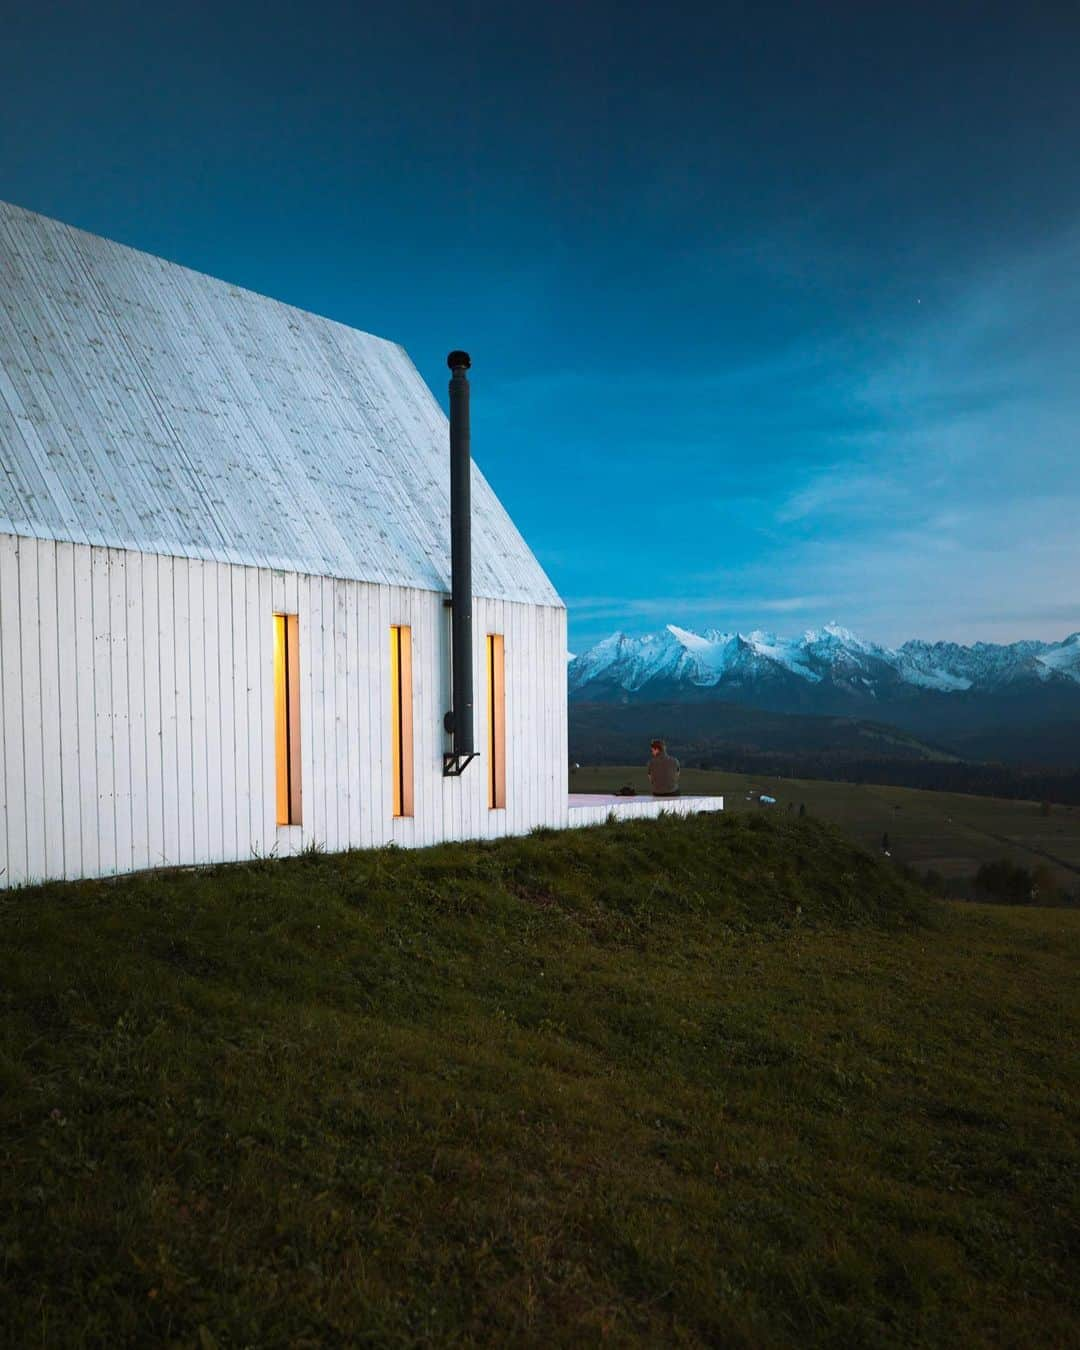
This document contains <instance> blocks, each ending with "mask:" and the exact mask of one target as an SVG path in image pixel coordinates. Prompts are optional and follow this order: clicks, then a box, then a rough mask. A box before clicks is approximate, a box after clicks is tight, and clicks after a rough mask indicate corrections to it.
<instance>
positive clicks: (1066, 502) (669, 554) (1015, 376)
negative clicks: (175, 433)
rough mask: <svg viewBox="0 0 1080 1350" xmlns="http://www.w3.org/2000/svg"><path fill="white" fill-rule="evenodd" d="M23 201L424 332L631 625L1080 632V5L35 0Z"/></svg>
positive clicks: (189, 259)
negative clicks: (114, 0)
mask: <svg viewBox="0 0 1080 1350" xmlns="http://www.w3.org/2000/svg"><path fill="white" fill-rule="evenodd" d="M2 17H3V23H2V24H0V197H3V198H4V199H6V200H9V201H13V202H17V203H19V204H20V205H23V206H27V207H30V208H31V209H34V210H38V211H42V212H44V213H46V214H48V215H53V216H57V217H59V218H61V219H63V220H67V221H69V222H71V223H72V224H76V225H79V226H82V227H83V228H86V229H89V230H93V231H94V232H96V233H99V234H104V235H107V236H109V237H111V238H114V239H119V240H121V241H123V242H125V243H129V244H133V245H135V246H137V247H139V248H143V249H147V250H149V251H151V252H153V253H158V254H162V255H164V256H165V257H168V258H172V259H175V260H176V261H178V262H182V263H185V264H187V265H189V266H192V267H196V268H199V269H201V270H203V271H206V272H210V273H212V274H214V275H216V276H220V277H224V278H227V279H229V280H231V281H234V282H237V283H239V284H241V285H245V286H249V287H252V288H253V289H255V290H258V291H263V292H265V293H267V294H270V295H274V296H277V297H279V298H280V299H283V300H286V301H289V302H291V303H293V304H297V305H301V306H303V307H305V308H307V309H311V310H315V311H317V312H319V313H322V314H327V315H330V316H331V317H333V318H336V319H339V320H342V321H343V322H345V323H349V324H352V325H354V326H356V327H359V328H363V329H366V330H368V331H371V332H375V333H378V334H381V335H383V336H386V337H390V338H393V339H395V340H397V341H399V342H401V343H403V344H404V345H405V346H406V347H407V348H408V350H409V352H410V353H411V355H412V357H413V359H414V360H415V361H416V363H417V365H418V366H419V368H420V371H421V373H422V374H423V375H424V377H425V378H426V379H427V380H428V382H429V384H430V385H431V386H432V388H433V389H435V391H436V393H437V394H438V395H439V397H440V398H442V399H443V400H444V402H445V382H446V375H447V373H446V369H445V365H444V357H445V354H446V352H447V350H449V349H450V348H452V347H457V346H462V347H466V348H467V349H468V350H470V351H471V352H472V354H473V362H474V370H473V445H474V451H475V453H476V456H477V459H478V460H479V462H480V463H481V465H482V467H483V468H484V470H485V472H486V473H487V475H488V477H489V478H490V479H491V480H492V482H493V484H494V485H495V488H496V490H497V491H498V492H499V493H500V495H501V496H502V497H503V499H504V501H505V502H506V504H507V506H508V507H509V509H510V511H511V514H512V515H513V516H514V518H515V520H516V521H517V523H518V525H519V526H520V528H521V529H522V531H523V533H524V534H525V536H526V538H527V539H528V540H529V542H530V543H531V544H532V546H533V548H534V550H535V552H536V553H537V554H538V556H539V558H540V560H541V562H542V563H543V564H544V565H545V567H546V568H547V570H548V572H549V574H550V575H551V577H552V579H553V581H554V582H555V584H556V585H557V586H558V588H559V590H560V592H561V593H562V595H563V596H564V597H565V598H566V600H567V602H568V605H569V608H570V642H571V648H572V649H576V650H580V649H582V648H583V647H584V646H585V645H587V644H589V643H591V642H593V641H595V640H596V639H598V638H600V637H602V636H604V635H606V634H607V633H609V632H611V631H612V630H613V629H615V628H625V629H627V630H629V631H644V630H646V629H649V628H654V627H658V626H660V625H661V624H662V623H664V622H667V621H673V622H677V623H680V624H683V625H685V626H689V627H695V626H697V627H706V626H716V627H721V628H729V627H730V628H742V629H744V630H745V629H751V628H754V627H758V626H763V627H772V628H775V629H778V630H779V631H780V632H783V633H794V632H796V631H798V630H800V629H801V628H803V627H806V626H808V625H813V624H818V623H821V622H825V621H828V620H830V619H837V620H839V621H840V622H842V623H844V624H846V625H847V626H849V627H852V628H855V629H856V630H857V631H859V632H861V633H862V634H864V635H865V636H868V637H872V638H876V639H878V640H882V641H887V642H892V641H901V640H903V639H904V638H906V637H909V636H915V635H917V636H922V637H928V638H939V637H951V638H956V639H959V640H972V639H975V638H980V637H981V638H985V639H988V640H996V641H1007V640H1012V639H1014V638H1019V637H1026V636H1038V637H1045V638H1060V637H1062V636H1064V635H1065V634H1066V633H1067V632H1070V631H1072V630H1074V629H1077V628H1080V528H1078V520H1077V517H1078V507H1080V78H1078V75H1077V72H1078V71H1080V5H1078V4H1077V3H1076V2H1075V0H1071V2H1069V3H1066V2H1065V0H1062V2H1061V3H1056V4H1055V3H1039V0H1032V3H1025V4H1018V3H1015V0H1010V3H1007V4H998V3H994V2H993V0H985V2H984V3H949V0H938V2H937V3H933V4H928V3H920V0H903V2H902V3H881V4H867V3H852V4H839V3H837V4H823V3H819V4H815V3H809V2H808V0H804V3H789V4H770V3H729V4H723V3H694V4H690V3H678V2H677V0H676V3H669V4H665V5H644V4H632V3H631V4H628V3H622V4H615V3H599V2H598V0H591V2H590V0H583V2H582V3H578V4H569V3H557V2H556V3H551V4H547V5H529V6H525V5H521V6H515V5H512V4H505V3H504V4H493V3H469V2H468V0H465V2H464V3H460V4H449V3H444V4H441V5H435V4H428V3H417V2H415V0H404V3H403V2H402V0H394V2H393V3H383V4H380V5H377V6H376V5H367V4H345V3H338V4H333V3H327V2H326V0H308V2H307V3H304V4H289V3H281V2H280V0H266V3H261V4H259V5H255V4H247V5H244V4H238V3H228V0H225V3H222V4H200V3H185V4H184V5H175V6H169V7H165V6H160V5H156V4H146V3H139V4H119V5H118V4H110V3H108V0H104V2H103V3H95V4H90V3H85V4H72V3H50V0H37V3H35V4H33V5H30V4H15V3H13V0H6V3H5V5H4V13H3V16H2Z"/></svg>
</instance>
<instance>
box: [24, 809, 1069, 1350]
mask: <svg viewBox="0 0 1080 1350" xmlns="http://www.w3.org/2000/svg"><path fill="white" fill-rule="evenodd" d="M1078 920H1080V916H1078V915H1077V914H1075V913H1072V912H1066V911H1038V912H1034V911H1033V912H1025V911H1013V910H984V909H982V908H980V907H976V906H965V907H962V908H957V909H955V910H948V909H944V908H941V909H939V908H937V907H929V908H927V907H926V902H925V901H923V900H921V899H920V898H919V897H918V896H916V895H914V894H913V893H912V892H910V891H909V890H907V889H906V888H905V887H904V885H903V884H902V883H901V881H900V880H899V879H898V878H897V877H896V875H895V874H894V873H892V872H891V871H890V870H888V869H887V868H885V867H882V866H881V865H879V864H878V862H877V861H875V860H873V859H870V858H868V857H867V856H865V855H862V854H860V853H858V852H857V851H856V850H854V849H853V848H852V847H851V846H850V845H849V844H848V843H847V842H846V841H845V840H844V839H843V838H842V837H841V836H840V835H839V834H837V833H836V832H835V831H833V830H832V829H831V828H829V827H827V826H824V825H821V824H819V823H817V822H814V821H812V820H806V821H802V822H799V821H793V820H789V819H777V818H775V817H774V818H772V819H769V818H767V817H764V816H759V817H756V818H751V817H748V816H742V817H738V816H734V815H731V816H727V817H726V818H723V817H721V818H716V817H713V818H710V817H697V818H694V819H691V820H685V821H684V820H677V819H670V818H669V819H661V820H660V821H658V822H642V823H639V824H638V823H635V824H622V825H616V826H605V827H601V828H599V829H595V830H587V831H577V832H572V833H568V834H563V835H556V836H551V835H547V836H532V837H530V838H528V839H526V840H516V841H505V842H503V843H499V844H495V845H472V846H445V847H441V848H438V849H433V850H429V851H425V852H421V853H407V852H399V851H393V850H383V851H379V852H375V853H356V854H347V855H341V856H337V857H332V858H314V859H301V860H295V861H292V862H288V863H263V864H252V865H250V866H241V867H234V868H229V869H225V868H222V869H216V870H213V871H209V872H186V873H177V874H171V875H163V876H157V877H154V876H142V877H137V878H132V879H129V880H126V881H123V882H121V883H118V884H115V885H109V884H105V883H80V884H77V885H70V886H54V887H46V888H42V889H40V890H37V891H23V892H16V893H13V894H10V895H9V896H8V897H7V898H5V899H3V900H2V901H0V1007H2V1010H3V1018H2V1021H0V1027H2V1040H0V1089H2V1097H0V1161H2V1172H0V1176H2V1181H0V1343H2V1344H5V1345H18V1346H20V1347H23V1346H32V1345H38V1344H43V1343H44V1344H48V1345H49V1346H64V1345H69V1344H71V1345H74V1344H103V1345H110V1346H115V1345H124V1344H139V1345H146V1344H156V1343H175V1344H179V1345H199V1346H202V1347H204V1350H205V1347H206V1346H208V1345H213V1344H217V1345H220V1346H233V1345H245V1344H248V1345H250V1344H258V1345H259V1346H279V1345H280V1346H285V1345H290V1346H323V1345H333V1344H342V1343H349V1344H359V1343H364V1344H377V1345H415V1344H424V1343H437V1344H440V1345H446V1344H468V1343H485V1344H495V1345H506V1344H515V1345H518V1344H522V1345H528V1344H535V1345H549V1344H551V1343H560V1344H569V1343H574V1344H581V1343H586V1344H588V1343H593V1342H595V1341H600V1340H601V1339H603V1338H605V1337H606V1338H607V1340H608V1342H609V1343H612V1344H646V1345H655V1344H659V1343H664V1344H686V1345H702V1344H718V1343H719V1344H726V1345H736V1346H738V1345H746V1346H767V1345H805V1344H807V1343H808V1342H814V1343H817V1344H822V1345H855V1344H873V1345H897V1346H900V1345H903V1346H907V1345H911V1344H914V1343H925V1344H934V1343H937V1344H945V1343H949V1344H958V1345H971V1344H978V1343H986V1342H990V1341H993V1342H995V1343H999V1344H1021V1343H1022V1344H1025V1345H1037V1344H1044V1345H1064V1344H1067V1343H1076V1337H1077V1328H1078V1325H1080V1323H1078V1305H1077V1295H1076V1292H1075V1290H1074V1289H1073V1287H1072V1286H1071V1285H1070V1283H1069V1279H1068V1275H1067V1272H1068V1269H1069V1262H1070V1260H1073V1261H1074V1260H1075V1256H1076V1250H1077V1227H1076V1215H1077V1213H1078V1211H1080V1203H1078V1202H1080V1195H1078V1193H1077V1159H1078V1148H1077V1139H1076V1121H1077V1105H1078V1102H1077V1095H1078V1094H1077V1066H1078V1064H1080V1055H1078V1054H1077V1053H1076V1051H1077V1045H1076V1041H1077V1028H1078V1016H1077V1007H1076V991H1077V982H1076V980H1075V965H1076V957H1077V954H1078V951H1080V923H1078Z"/></svg>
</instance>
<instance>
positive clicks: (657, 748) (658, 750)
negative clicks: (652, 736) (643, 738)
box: [649, 741, 667, 755]
mask: <svg viewBox="0 0 1080 1350" xmlns="http://www.w3.org/2000/svg"><path fill="white" fill-rule="evenodd" d="M649 748H650V749H651V750H652V752H653V754H654V755H662V754H663V753H664V751H665V750H666V749H667V747H666V746H665V745H664V742H663V741H653V743H652V745H651V746H650V747H649Z"/></svg>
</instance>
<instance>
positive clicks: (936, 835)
mask: <svg viewBox="0 0 1080 1350" xmlns="http://www.w3.org/2000/svg"><path fill="white" fill-rule="evenodd" d="M572 782H573V789H574V791H575V792H613V791H615V790H616V789H618V788H619V787H621V786H623V785H624V784H626V783H629V784H630V785H631V786H633V787H634V788H635V789H636V790H637V791H638V792H642V793H647V792H648V791H649V780H648V777H647V775H646V773H645V768H644V766H643V765H641V764H631V765H599V766H587V765H586V766H583V767H582V768H580V769H578V770H577V771H576V772H575V773H574V775H573V780H572ZM681 783H682V789H683V791H684V792H688V793H693V792H700V793H705V794H707V795H719V796H722V797H723V798H724V802H725V806H726V809H727V810H728V811H750V812H752V813H754V814H760V813H761V808H760V807H759V806H758V805H757V804H756V802H748V801H747V800H746V794H747V792H748V791H750V789H755V790H756V791H761V792H767V793H769V795H770V796H774V797H776V798H777V801H778V808H773V810H774V811H776V810H777V809H778V810H779V812H780V814H785V813H786V811H787V809H788V807H789V805H793V806H794V807H795V809H796V810H797V809H798V807H799V805H800V804H802V803H805V805H806V809H807V810H808V811H810V812H812V813H813V814H814V815H816V816H820V817H821V818H822V819H823V820H828V821H831V822H832V823H833V824H835V825H839V826H840V827H841V828H842V829H843V830H844V832H845V833H846V834H847V835H848V836H849V837H850V838H851V839H853V840H854V841H855V842H856V843H857V844H859V845H861V846H862V847H863V848H866V849H869V850H870V851H871V852H875V853H876V852H879V851H880V849H881V841H882V835H883V834H886V833H887V834H888V836H889V849H890V852H891V854H892V856H893V859H894V860H895V861H896V862H902V863H908V864H910V865H911V866H913V867H916V868H918V869H919V871H921V872H922V871H927V870H932V871H935V872H938V873H940V874H941V876H943V877H946V878H950V879H953V878H964V877H971V876H973V875H974V874H975V872H977V871H978V869H979V867H980V865H981V864H982V863H984V862H992V861H994V860H995V859H997V858H1001V857H1008V858H1011V859H1012V860H1013V861H1014V862H1016V863H1018V864H1020V865H1021V866H1023V867H1026V868H1028V869H1029V870H1031V869H1034V868H1036V867H1045V868H1046V869H1047V870H1048V872H1049V873H1050V875H1051V876H1052V877H1053V879H1054V881H1055V882H1056V884H1057V885H1058V886H1059V887H1060V889H1061V891H1062V892H1063V895H1064V896H1076V895H1080V807H1075V806H1059V805H1053V806H1049V807H1048V808H1045V809H1044V808H1043V806H1042V804H1041V803H1040V802H1026V801H1012V800H1006V799H1001V798H996V797H982V796H973V795H970V794H967V793H961V792H928V791H925V790H923V789H920V788H906V787H884V786H881V785H878V784H874V783H865V784H859V783H844V782H829V781H825V780H818V779H807V778H781V777H776V776H773V775H770V774H763V773H757V774H743V773H722V772H719V771H714V770H711V769H685V770H684V771H683V774H682V779H681Z"/></svg>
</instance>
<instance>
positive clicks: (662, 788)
mask: <svg viewBox="0 0 1080 1350" xmlns="http://www.w3.org/2000/svg"><path fill="white" fill-rule="evenodd" d="M645 767H646V768H647V769H648V772H649V782H650V783H651V784H652V795H653V796H654V797H677V796H678V795H679V761H678V760H677V759H675V758H674V757H673V756H672V755H669V754H668V752H667V746H666V745H665V744H664V742H663V741H660V740H656V741H653V743H652V756H651V758H650V759H649V762H648V764H647V765H646V766H645Z"/></svg>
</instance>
